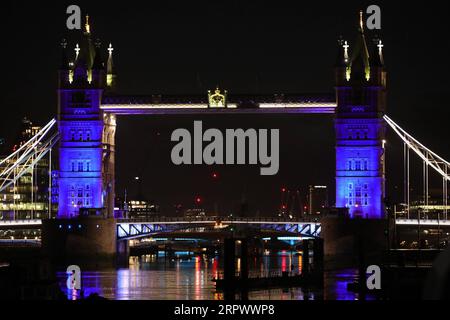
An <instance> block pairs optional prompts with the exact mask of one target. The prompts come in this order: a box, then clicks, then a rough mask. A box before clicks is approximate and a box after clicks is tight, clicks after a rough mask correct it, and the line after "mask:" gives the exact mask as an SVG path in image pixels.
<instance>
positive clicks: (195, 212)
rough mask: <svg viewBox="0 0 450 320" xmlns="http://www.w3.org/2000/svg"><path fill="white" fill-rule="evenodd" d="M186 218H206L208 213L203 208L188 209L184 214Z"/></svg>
mask: <svg viewBox="0 0 450 320" xmlns="http://www.w3.org/2000/svg"><path fill="white" fill-rule="evenodd" d="M184 217H186V218H203V217H206V211H205V210H204V209H201V208H193V209H186V211H185V212H184Z"/></svg>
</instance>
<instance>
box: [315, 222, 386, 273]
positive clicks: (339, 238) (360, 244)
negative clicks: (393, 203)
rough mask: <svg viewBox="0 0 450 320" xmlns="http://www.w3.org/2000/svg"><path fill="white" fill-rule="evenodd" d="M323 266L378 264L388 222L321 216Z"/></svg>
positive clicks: (339, 266) (340, 266)
mask: <svg viewBox="0 0 450 320" xmlns="http://www.w3.org/2000/svg"><path fill="white" fill-rule="evenodd" d="M321 224H322V237H323V240H324V260H325V268H326V269H339V268H351V267H354V268H358V267H360V264H361V260H363V261H364V263H365V264H367V265H371V264H380V263H381V261H382V260H381V259H382V255H383V253H384V251H385V250H387V249H388V247H389V246H388V244H389V241H392V239H390V235H392V234H393V233H392V232H390V230H389V229H390V228H391V226H389V223H388V220H387V219H349V218H346V217H326V218H323V219H322V220H321Z"/></svg>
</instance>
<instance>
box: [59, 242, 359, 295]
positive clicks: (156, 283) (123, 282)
mask: <svg viewBox="0 0 450 320" xmlns="http://www.w3.org/2000/svg"><path fill="white" fill-rule="evenodd" d="M301 264H302V262H301V256H300V255H296V254H293V253H290V252H285V251H283V252H279V253H278V254H277V255H271V256H263V257H260V258H252V260H251V261H250V271H249V274H250V276H264V275H267V274H268V273H271V272H281V271H288V272H291V273H301V269H302V265H301ZM238 268H239V261H238ZM221 273H222V266H221V263H220V260H219V257H207V256H206V255H203V256H189V255H186V254H184V253H179V254H178V256H177V257H176V258H171V259H169V258H165V257H164V256H163V255H162V254H161V253H160V255H156V254H153V255H143V256H139V257H135V256H134V257H130V260H129V266H128V267H127V268H117V269H103V270H98V271H89V270H82V291H81V295H83V296H84V297H87V296H89V295H90V294H92V293H97V294H98V295H100V296H102V297H104V298H107V299H112V300H222V299H223V294H222V293H221V292H216V290H215V286H214V282H213V281H212V280H213V278H215V277H217V276H220V275H221ZM57 276H58V280H59V283H60V286H61V289H62V290H63V291H64V292H65V293H66V294H67V297H68V298H69V299H77V298H79V297H80V293H79V292H78V293H74V292H73V291H70V290H67V289H66V274H65V272H58V274H57ZM356 278H357V271H356V270H341V271H338V272H325V275H324V282H325V284H324V288H323V289H321V288H299V287H297V288H274V289H267V290H256V291H250V292H249V294H248V298H249V300H336V299H337V300H355V299H358V295H357V294H355V293H353V292H350V291H348V290H347V283H350V282H353V281H355V279H356Z"/></svg>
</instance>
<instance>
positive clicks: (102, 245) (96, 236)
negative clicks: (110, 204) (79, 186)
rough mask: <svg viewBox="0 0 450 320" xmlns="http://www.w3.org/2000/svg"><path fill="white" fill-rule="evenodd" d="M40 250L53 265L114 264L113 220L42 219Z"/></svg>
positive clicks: (114, 228) (114, 235)
mask: <svg viewBox="0 0 450 320" xmlns="http://www.w3.org/2000/svg"><path fill="white" fill-rule="evenodd" d="M42 249H43V252H44V254H45V255H47V256H48V257H49V258H50V259H51V260H52V261H53V262H55V263H57V264H67V265H69V264H76V265H79V266H80V267H81V266H82V265H89V266H90V267H96V266H100V265H111V264H115V258H116V221H115V220H114V219H104V218H98V217H78V218H75V219H57V220H53V219H52V220H43V221H42Z"/></svg>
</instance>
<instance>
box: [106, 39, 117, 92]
mask: <svg viewBox="0 0 450 320" xmlns="http://www.w3.org/2000/svg"><path fill="white" fill-rule="evenodd" d="M113 51H114V48H113V46H112V44H111V43H110V44H109V47H108V61H107V62H106V85H107V86H108V87H113V86H114V84H115V78H116V75H115V73H114V61H113Z"/></svg>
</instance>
